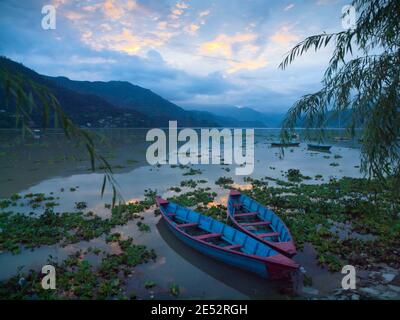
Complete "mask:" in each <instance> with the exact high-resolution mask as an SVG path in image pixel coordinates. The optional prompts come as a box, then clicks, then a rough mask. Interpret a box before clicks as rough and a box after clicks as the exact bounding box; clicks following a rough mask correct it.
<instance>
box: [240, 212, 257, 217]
mask: <svg viewBox="0 0 400 320" xmlns="http://www.w3.org/2000/svg"><path fill="white" fill-rule="evenodd" d="M256 215H258V212H246V213H237V214H235V218H241V217H255V216H256Z"/></svg>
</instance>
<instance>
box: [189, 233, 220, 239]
mask: <svg viewBox="0 0 400 320" xmlns="http://www.w3.org/2000/svg"><path fill="white" fill-rule="evenodd" d="M221 236H222V233H207V234H202V235H200V236H196V237H195V238H196V239H197V240H206V239H210V238H218V237H221Z"/></svg>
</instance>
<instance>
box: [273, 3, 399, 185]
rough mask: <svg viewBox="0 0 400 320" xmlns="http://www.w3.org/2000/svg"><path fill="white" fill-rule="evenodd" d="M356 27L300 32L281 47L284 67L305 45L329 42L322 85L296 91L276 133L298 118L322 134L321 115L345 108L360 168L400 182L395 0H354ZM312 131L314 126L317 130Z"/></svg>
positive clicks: (323, 119)
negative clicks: (358, 143)
mask: <svg viewBox="0 0 400 320" xmlns="http://www.w3.org/2000/svg"><path fill="white" fill-rule="evenodd" d="M352 5H353V6H354V7H355V8H356V11H357V13H358V20H357V24H356V27H355V28H354V29H350V30H347V31H342V32H338V33H331V34H326V33H322V34H319V35H314V36H311V37H308V38H306V39H305V40H303V41H302V42H300V43H299V44H297V45H296V46H295V47H294V48H293V49H292V50H291V51H290V52H288V53H287V55H286V57H285V58H284V60H283V61H282V62H281V64H280V65H279V68H281V69H282V70H285V69H286V68H288V66H289V65H290V64H292V63H293V62H294V61H295V60H296V59H297V58H298V57H300V56H302V55H304V54H306V53H307V52H309V51H310V50H312V49H314V51H318V50H320V49H321V48H325V47H327V46H328V45H329V44H330V43H333V44H334V50H333V53H332V56H331V59H330V61H329V65H328V67H327V69H326V71H325V74H324V77H323V80H322V88H321V89H320V90H319V91H317V92H314V93H311V94H307V95H304V96H303V97H301V98H300V99H299V100H298V101H297V102H296V103H295V104H294V105H293V106H292V108H291V109H290V110H289V111H288V113H287V115H286V117H285V119H284V122H283V125H282V131H281V136H282V139H288V137H290V135H291V133H292V131H293V130H294V128H295V127H296V124H297V123H298V121H299V119H302V120H303V122H304V123H303V124H304V127H305V128H306V129H307V132H308V130H309V129H319V130H320V131H319V132H320V133H321V134H323V132H324V127H326V120H327V119H328V117H329V116H330V115H333V116H336V115H338V114H341V113H342V112H343V111H345V110H349V111H350V114H351V118H350V120H349V122H348V129H349V130H350V133H351V134H352V135H353V136H354V135H355V128H356V127H358V126H360V127H362V137H361V138H362V148H361V152H362V169H363V171H364V172H365V173H367V174H369V175H370V176H375V177H378V178H381V179H382V180H384V179H385V178H386V177H388V176H391V177H393V178H394V179H393V181H395V184H394V185H395V187H396V188H397V189H398V190H399V188H398V187H399V186H400V141H399V137H400V49H399V47H400V2H399V1H397V0H354V1H353V3H352ZM317 132H318V130H317Z"/></svg>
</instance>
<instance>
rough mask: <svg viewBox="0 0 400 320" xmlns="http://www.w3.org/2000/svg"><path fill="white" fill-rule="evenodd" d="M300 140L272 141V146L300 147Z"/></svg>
mask: <svg viewBox="0 0 400 320" xmlns="http://www.w3.org/2000/svg"><path fill="white" fill-rule="evenodd" d="M299 146H300V142H272V143H271V147H273V148H276V147H279V148H289V147H299Z"/></svg>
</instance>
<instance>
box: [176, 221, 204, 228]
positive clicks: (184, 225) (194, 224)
mask: <svg viewBox="0 0 400 320" xmlns="http://www.w3.org/2000/svg"><path fill="white" fill-rule="evenodd" d="M198 225H199V224H198V223H197V222H193V223H183V224H178V225H177V227H178V228H190V227H196V226H198Z"/></svg>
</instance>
